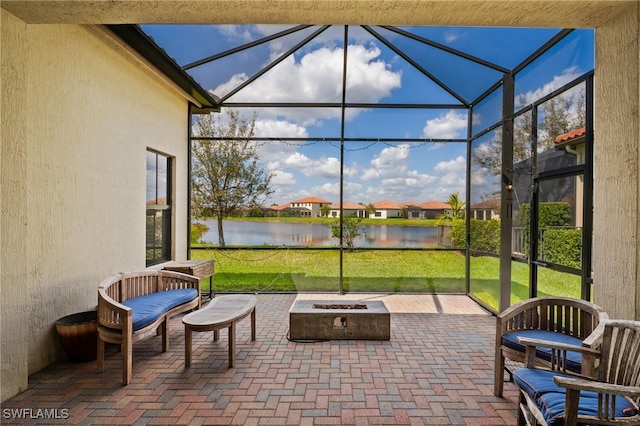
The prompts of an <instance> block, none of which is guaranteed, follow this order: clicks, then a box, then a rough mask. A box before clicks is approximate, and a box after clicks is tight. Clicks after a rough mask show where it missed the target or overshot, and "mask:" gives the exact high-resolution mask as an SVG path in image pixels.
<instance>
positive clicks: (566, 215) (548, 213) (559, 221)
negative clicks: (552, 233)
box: [520, 202, 571, 257]
mask: <svg viewBox="0 0 640 426" xmlns="http://www.w3.org/2000/svg"><path fill="white" fill-rule="evenodd" d="M530 212H531V205H530V204H528V203H525V204H522V205H521V206H520V226H521V227H522V228H523V232H524V233H523V241H522V248H523V250H524V253H525V254H526V255H527V257H528V256H529V251H530V238H529V234H530V230H531V226H530V225H531V223H530V222H531V220H530V219H531V218H530V215H531V213H530ZM570 223H571V207H570V206H569V204H567V203H561V202H548V203H540V208H539V209H538V229H539V230H542V229H545V228H549V227H552V226H569V225H570Z"/></svg>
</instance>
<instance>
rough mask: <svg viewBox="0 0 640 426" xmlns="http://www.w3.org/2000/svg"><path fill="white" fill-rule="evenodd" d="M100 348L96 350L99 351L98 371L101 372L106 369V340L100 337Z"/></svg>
mask: <svg viewBox="0 0 640 426" xmlns="http://www.w3.org/2000/svg"><path fill="white" fill-rule="evenodd" d="M97 340H98V349H97V351H96V353H97V358H96V361H97V366H98V373H101V372H102V371H103V370H104V341H103V340H102V339H101V338H100V337H98V339H97Z"/></svg>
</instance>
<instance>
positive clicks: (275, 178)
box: [271, 170, 296, 186]
mask: <svg viewBox="0 0 640 426" xmlns="http://www.w3.org/2000/svg"><path fill="white" fill-rule="evenodd" d="M271 183H272V184H273V185H277V186H291V185H295V184H296V180H295V178H294V177H293V174H292V173H288V172H283V171H282V170H276V171H274V172H273V174H272V176H271Z"/></svg>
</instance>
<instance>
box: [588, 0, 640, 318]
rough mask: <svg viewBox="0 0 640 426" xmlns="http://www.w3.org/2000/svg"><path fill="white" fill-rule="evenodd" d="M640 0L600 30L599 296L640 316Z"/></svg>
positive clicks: (610, 308)
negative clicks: (639, 21) (639, 4)
mask: <svg viewBox="0 0 640 426" xmlns="http://www.w3.org/2000/svg"><path fill="white" fill-rule="evenodd" d="M638 7H639V6H638V4H636V5H634V6H633V7H632V8H630V9H629V13H625V14H622V15H620V16H618V17H617V18H616V19H614V20H612V21H611V22H609V23H607V24H606V25H604V26H603V27H600V28H597V29H596V68H595V83H594V84H595V99H596V102H595V113H594V119H595V126H594V158H595V162H594V174H595V179H594V200H595V203H594V204H595V207H594V257H593V271H594V299H595V301H596V303H598V304H599V305H601V306H602V307H603V308H604V309H605V310H606V311H607V312H608V313H609V315H610V316H611V317H613V318H625V319H634V318H635V319H637V320H640V276H639V270H638V266H639V262H640V241H639V235H638V230H639V229H638V227H639V225H640V222H639V221H640V209H639V203H640V198H639V193H640V167H639V166H640V153H639V148H640V122H639V117H638V108H639V106H640V81H639V75H640V56H639V55H640V50H639V49H638V43H639V25H638V19H639V18H640V12H639V11H638Z"/></svg>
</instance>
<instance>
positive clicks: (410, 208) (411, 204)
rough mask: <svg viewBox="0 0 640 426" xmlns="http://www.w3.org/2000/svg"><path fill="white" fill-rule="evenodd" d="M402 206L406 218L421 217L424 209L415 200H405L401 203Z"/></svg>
mask: <svg viewBox="0 0 640 426" xmlns="http://www.w3.org/2000/svg"><path fill="white" fill-rule="evenodd" d="M401 205H402V208H403V209H404V210H405V211H406V212H407V219H423V218H424V211H423V210H422V206H421V205H420V203H418V202H415V201H405V202H404V203H402V204H401Z"/></svg>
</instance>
